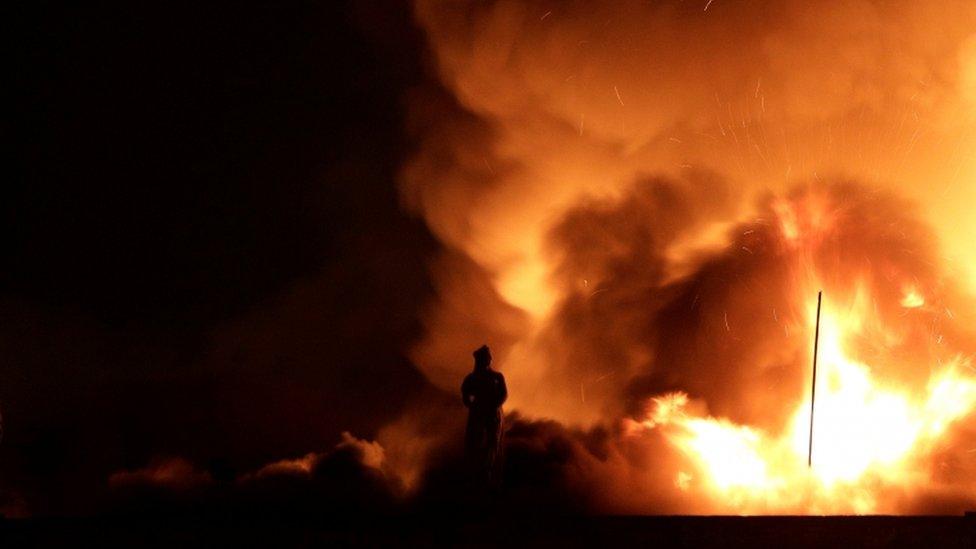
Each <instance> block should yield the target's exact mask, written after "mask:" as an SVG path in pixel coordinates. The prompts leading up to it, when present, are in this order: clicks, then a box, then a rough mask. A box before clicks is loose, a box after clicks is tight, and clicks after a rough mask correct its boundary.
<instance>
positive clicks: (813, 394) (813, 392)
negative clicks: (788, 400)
mask: <svg viewBox="0 0 976 549" xmlns="http://www.w3.org/2000/svg"><path fill="white" fill-rule="evenodd" d="M822 297H823V291H819V292H817V327H816V328H815V329H814V332H813V383H811V384H810V443H809V445H808V448H809V450H808V451H807V467H813V405H814V403H815V402H816V401H817V347H818V346H819V345H820V300H821V298H822Z"/></svg>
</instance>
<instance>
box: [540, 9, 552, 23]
mask: <svg viewBox="0 0 976 549" xmlns="http://www.w3.org/2000/svg"><path fill="white" fill-rule="evenodd" d="M550 15H552V10H549V11H547V12H546V14H545V15H543V16H542V17H541V18H539V21H545V20H546V18H547V17H549V16H550Z"/></svg>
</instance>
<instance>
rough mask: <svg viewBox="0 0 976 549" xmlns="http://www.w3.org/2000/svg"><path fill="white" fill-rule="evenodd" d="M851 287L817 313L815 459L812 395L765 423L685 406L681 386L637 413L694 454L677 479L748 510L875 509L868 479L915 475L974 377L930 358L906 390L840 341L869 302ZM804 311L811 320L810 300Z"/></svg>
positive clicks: (971, 402)
mask: <svg viewBox="0 0 976 549" xmlns="http://www.w3.org/2000/svg"><path fill="white" fill-rule="evenodd" d="M857 296H859V297H857V298H855V303H853V304H848V305H853V306H851V307H846V308H841V307H838V306H836V305H834V306H831V305H830V303H829V301H828V302H827V304H825V307H824V311H823V315H822V317H821V326H820V330H821V331H820V350H819V353H820V354H819V364H818V379H817V400H816V411H815V425H814V441H813V466H812V468H811V469H808V468H807V463H806V460H807V451H808V434H809V431H808V429H809V425H810V423H809V422H810V401H809V399H807V400H806V401H804V402H797V403H796V406H795V411H794V413H793V416H792V420H791V421H790V423H789V427H788V428H787V429H786V430H785V432H782V433H769V432H764V431H761V430H758V429H755V428H752V427H749V426H746V425H737V424H735V423H733V422H731V421H728V420H726V419H723V418H715V417H710V416H708V415H707V414H695V413H691V412H689V411H687V407H688V404H689V398H688V396H687V395H686V394H684V393H681V392H677V393H670V394H667V395H663V396H660V397H656V398H653V399H651V406H650V409H649V412H648V415H647V418H646V419H645V420H644V421H643V423H642V425H643V427H645V428H646V429H660V430H662V431H663V432H664V433H665V435H666V437H667V438H668V440H670V442H671V443H672V444H674V445H675V446H676V447H678V448H679V449H680V450H681V451H682V452H683V453H684V454H685V455H686V456H688V457H689V458H690V459H691V460H692V461H693V462H694V463H695V465H696V472H695V473H694V474H693V475H691V476H692V477H693V478H694V479H695V480H689V475H688V473H684V472H683V473H680V474H679V476H680V478H676V480H675V482H676V483H679V484H683V485H684V486H686V487H690V486H693V487H695V488H697V489H699V490H702V491H703V492H705V493H706V494H707V495H709V496H711V497H715V498H721V499H722V500H723V501H725V502H730V503H731V504H732V506H733V507H734V508H736V509H737V510H739V511H740V512H746V513H751V512H771V511H776V510H806V511H810V512H853V513H870V512H877V511H879V508H878V504H879V502H878V501H877V499H876V498H877V496H876V493H875V491H874V490H872V489H871V488H872V486H874V485H875V484H876V483H878V482H879V481H882V482H884V483H886V484H889V485H900V486H906V487H911V486H912V485H913V483H915V482H919V474H918V471H917V469H918V464H919V460H920V459H921V458H924V457H925V456H926V455H927V453H928V452H930V451H931V450H932V449H933V446H934V445H935V443H936V442H937V440H938V438H939V437H940V436H941V435H942V434H943V433H944V432H945V430H946V428H947V427H948V426H949V425H950V424H952V422H954V421H956V420H958V419H960V418H962V417H963V416H965V415H966V414H968V413H969V412H970V411H972V410H973V408H974V406H976V380H974V379H973V378H972V377H971V376H969V375H968V374H966V373H965V372H964V370H965V367H967V366H969V361H968V360H967V359H963V358H961V357H960V358H958V359H956V360H954V361H952V362H950V363H948V364H944V365H941V366H939V367H936V368H934V369H933V370H932V375H931V377H930V379H929V382H928V384H927V386H926V387H925V388H924V389H923V390H921V391H918V390H916V391H912V390H911V388H910V387H902V386H898V385H896V384H893V383H889V382H888V380H886V379H885V377H884V375H883V374H881V373H880V372H879V371H877V370H876V369H875V368H872V366H871V365H869V364H865V363H863V362H860V361H858V360H855V359H852V358H851V357H849V356H848V354H847V353H846V351H845V341H846V340H847V339H848V338H850V337H852V336H856V335H857V334H858V333H859V332H860V331H861V329H862V327H863V326H864V324H865V321H866V315H867V314H869V311H870V308H869V303H868V300H867V299H866V298H865V297H864V296H865V293H864V292H863V291H861V292H858V293H857ZM809 316H810V318H811V324H812V318H813V311H812V310H811V314H810V315H809ZM809 331H810V332H811V333H812V331H813V326H809ZM811 344H812V338H811ZM808 398H809V397H808ZM852 495H853V497H852Z"/></svg>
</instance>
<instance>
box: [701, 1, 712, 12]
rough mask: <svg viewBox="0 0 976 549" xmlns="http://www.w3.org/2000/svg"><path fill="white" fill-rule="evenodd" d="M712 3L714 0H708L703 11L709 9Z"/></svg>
mask: <svg viewBox="0 0 976 549" xmlns="http://www.w3.org/2000/svg"><path fill="white" fill-rule="evenodd" d="M711 5H712V0H708V2H707V3H706V4H705V9H703V10H702V11H708V6H711Z"/></svg>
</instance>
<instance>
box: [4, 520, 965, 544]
mask: <svg viewBox="0 0 976 549" xmlns="http://www.w3.org/2000/svg"><path fill="white" fill-rule="evenodd" d="M974 536H976V517H972V516H970V517H963V516H925V517H890V516H866V517H836V516H835V517H723V516H715V517H691V516H656V517H587V518H583V517H551V516H550V517H544V518H528V517H521V518H512V517H507V518H492V519H483V520H474V519H470V518H466V519H458V518H457V517H435V516H429V515H428V516H423V517H404V516H397V517H372V518H364V517H358V518H355V519H342V520H340V519H328V518H327V519H323V520H321V521H308V520H302V521H298V520H253V519H252V520H247V521H237V520H220V521H208V522H204V521H201V520H194V519H187V518H180V519H153V520H147V519H118V518H117V519H107V518H96V519H30V520H5V521H2V522H0V547H3V548H7V547H79V546H86V547H94V546H97V547H228V546H230V547H349V546H358V547H361V546H367V547H402V546H409V547H442V546H449V547H491V546H526V547H607V546H618V545H619V546H646V547H783V546H786V547H930V548H942V547H973V546H974V544H973V541H974V539H976V538H974Z"/></svg>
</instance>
